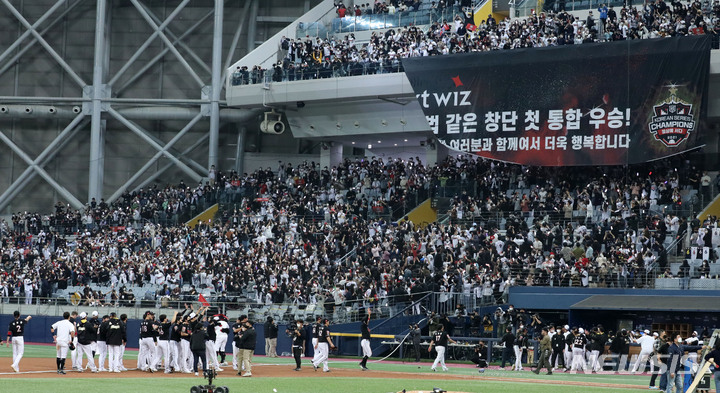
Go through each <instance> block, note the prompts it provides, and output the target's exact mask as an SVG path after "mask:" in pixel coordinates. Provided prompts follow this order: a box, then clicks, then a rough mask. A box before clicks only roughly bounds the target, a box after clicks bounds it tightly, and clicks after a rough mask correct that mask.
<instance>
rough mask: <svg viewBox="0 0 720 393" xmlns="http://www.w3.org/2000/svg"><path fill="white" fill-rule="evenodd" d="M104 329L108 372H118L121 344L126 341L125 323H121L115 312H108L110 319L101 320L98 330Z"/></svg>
mask: <svg viewBox="0 0 720 393" xmlns="http://www.w3.org/2000/svg"><path fill="white" fill-rule="evenodd" d="M103 329H104V330H105V337H106V341H107V347H108V355H109V363H110V364H109V366H108V367H109V369H110V372H113V373H119V372H120V370H121V366H122V364H121V363H120V362H121V357H120V354H121V353H122V346H123V345H125V343H127V332H126V331H125V324H124V323H122V322H121V321H120V320H119V319H118V317H117V315H116V314H115V313H111V314H110V319H109V320H108V321H107V322H103V324H102V325H101V326H100V331H101V332H102V331H103Z"/></svg>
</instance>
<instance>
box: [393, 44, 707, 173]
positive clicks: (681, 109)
mask: <svg viewBox="0 0 720 393" xmlns="http://www.w3.org/2000/svg"><path fill="white" fill-rule="evenodd" d="M403 65H404V67H405V72H406V74H407V77H408V78H409V80H410V84H411V85H412V87H413V89H414V90H415V94H416V96H417V98H418V100H419V101H420V105H421V106H422V108H423V111H424V113H425V115H426V117H427V119H428V122H429V124H430V127H431V129H432V130H433V132H434V133H435V135H437V137H438V139H439V141H440V143H442V144H444V145H446V146H448V147H449V148H451V149H454V150H458V151H463V152H468V153H473V154H477V155H479V156H482V157H487V158H492V159H497V160H502V161H507V162H514V163H520V164H527V165H544V166H565V165H620V164H633V163H639V162H646V161H651V160H655V159H659V158H662V157H667V156H670V155H674V154H678V153H681V152H684V151H687V150H690V149H693V148H696V147H699V146H701V145H702V133H703V131H704V129H705V121H706V117H707V116H706V115H707V90H708V76H709V68H710V37H709V36H692V37H676V38H661V39H653V40H631V41H620V42H612V43H598V44H583V45H577V46H563V47H549V48H529V49H514V50H504V51H496V52H482V53H470V54H461V55H452V56H435V57H421V58H410V59H406V60H404V61H403Z"/></svg>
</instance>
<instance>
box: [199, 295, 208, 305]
mask: <svg viewBox="0 0 720 393" xmlns="http://www.w3.org/2000/svg"><path fill="white" fill-rule="evenodd" d="M198 300H199V301H200V304H202V306H203V307H210V303H208V301H207V300H205V296H203V295H202V293H201V294H200V298H199V299H198Z"/></svg>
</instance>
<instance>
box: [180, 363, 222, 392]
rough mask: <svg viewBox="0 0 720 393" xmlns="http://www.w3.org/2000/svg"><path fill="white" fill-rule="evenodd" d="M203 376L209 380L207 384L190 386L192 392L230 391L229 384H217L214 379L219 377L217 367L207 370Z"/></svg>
mask: <svg viewBox="0 0 720 393" xmlns="http://www.w3.org/2000/svg"><path fill="white" fill-rule="evenodd" d="M203 377H204V378H205V379H207V380H208V384H207V385H197V386H193V387H191V388H190V393H230V389H228V387H227V386H215V385H213V384H212V382H213V379H215V378H216V377H217V372H216V371H215V369H210V370H205V371H204V372H203Z"/></svg>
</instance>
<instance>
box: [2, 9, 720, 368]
mask: <svg viewBox="0 0 720 393" xmlns="http://www.w3.org/2000/svg"><path fill="white" fill-rule="evenodd" d="M1 3H2V4H0V25H1V26H2V31H3V32H4V34H2V35H0V140H1V141H0V142H1V143H0V246H1V250H0V258H1V259H0V269H2V275H1V276H0V325H2V326H4V325H3V324H4V323H9V322H10V321H11V320H12V313H13V311H15V310H19V311H20V313H21V314H22V315H32V316H33V323H31V324H30V325H29V326H28V331H27V333H26V337H27V338H26V340H28V341H32V342H35V343H51V342H52V337H51V336H49V335H48V334H47V327H48V326H49V325H50V324H51V323H52V321H54V320H57V318H58V316H60V315H62V313H63V311H70V310H83V311H86V312H88V313H90V312H91V311H94V310H97V311H99V312H100V314H101V315H102V314H107V313H109V312H110V311H114V312H117V313H118V314H121V313H124V314H127V315H128V316H129V318H130V320H129V322H128V336H129V340H128V347H132V348H134V347H136V346H137V339H138V328H139V323H140V320H141V319H142V318H143V315H144V314H145V313H146V311H147V310H152V311H153V312H155V313H157V314H170V315H171V314H172V310H177V309H180V310H182V309H184V308H185V307H186V306H187V305H193V306H194V307H195V308H197V307H198V304H199V303H198V302H202V303H205V302H207V303H209V305H210V311H209V312H210V313H212V314H224V315H228V316H230V317H231V318H232V319H234V318H236V317H237V316H238V315H247V316H249V318H250V320H252V321H254V322H256V323H258V328H257V330H258V340H259V342H261V341H263V339H264V336H263V334H264V333H263V329H262V324H263V323H264V322H265V321H266V320H267V318H268V317H272V318H274V320H275V321H277V323H278V324H279V325H280V329H281V331H284V329H285V328H286V327H287V326H290V325H292V324H293V323H294V321H296V320H303V321H312V322H314V321H315V319H316V317H323V318H328V319H329V320H330V321H331V326H332V327H333V332H334V333H344V334H346V335H345V336H342V335H341V336H337V340H338V342H339V344H338V352H337V353H336V355H338V356H357V355H358V354H359V353H360V337H359V335H358V334H355V333H358V332H359V326H360V323H361V321H362V320H363V319H364V318H366V316H367V315H368V314H367V311H366V310H368V309H372V315H371V318H372V326H373V334H378V335H380V336H378V337H375V338H373V340H372V348H373V352H374V353H379V354H383V356H384V355H387V354H390V355H392V356H400V357H402V356H403V352H404V351H408V350H409V348H405V347H404V346H403V345H402V343H401V341H404V340H403V339H404V338H407V337H408V336H407V335H408V334H409V332H410V331H411V330H412V329H410V328H409V327H412V325H414V324H418V325H419V327H420V329H421V331H422V336H423V338H424V339H425V340H428V341H429V340H430V336H431V334H432V332H433V331H435V330H436V329H437V328H438V326H440V325H443V326H444V327H445V329H446V330H448V329H449V330H450V331H451V332H452V333H451V335H452V336H453V337H462V338H463V341H464V342H465V343H467V345H466V347H461V346H459V347H458V348H459V349H457V350H456V351H455V352H453V354H452V355H451V356H452V357H453V358H454V359H455V360H459V361H469V360H470V358H471V356H472V355H471V353H470V352H471V349H468V348H472V347H474V345H475V344H476V343H477V342H478V341H481V340H482V341H485V342H486V343H489V345H488V353H489V360H490V361H491V362H493V363H494V362H499V360H500V358H501V356H502V346H501V337H502V336H503V334H504V328H505V327H507V326H510V327H511V329H512V330H513V331H514V332H515V331H516V330H520V331H522V330H523V329H527V330H528V331H527V334H528V336H529V338H530V339H531V340H530V341H531V343H532V344H529V345H530V347H532V348H534V350H535V351H537V348H538V347H537V345H538V341H539V338H540V332H541V329H542V327H545V326H547V325H548V324H553V325H555V326H558V328H559V327H561V326H563V325H569V326H573V327H576V326H582V327H585V328H586V330H588V331H589V329H590V328H592V327H595V326H598V325H602V326H604V329H605V330H606V331H607V332H610V333H611V336H614V335H615V334H616V333H618V334H620V332H621V331H628V332H631V335H632V334H637V335H638V337H639V336H640V335H641V333H640V332H643V331H646V330H648V331H651V332H658V331H667V332H670V333H673V334H678V335H681V336H682V337H683V338H685V339H691V338H692V337H699V338H700V339H701V340H703V339H704V340H706V341H707V340H709V339H710V337H711V335H712V333H713V331H714V329H716V328H720V322H719V321H718V317H720V312H719V311H718V309H717V305H716V304H717V303H716V299H717V297H718V296H720V260H719V256H720V228H719V227H718V218H717V217H718V216H719V215H720V198H718V194H720V159H719V158H718V157H719V156H720V155H719V153H720V151H719V149H720V138H719V137H718V136H719V132H718V131H719V130H720V78H719V77H718V75H719V74H720V51H719V50H718V48H720V44H719V43H720V38H718V37H720V5H718V4H717V2H716V3H713V4H711V3H710V2H699V1H689V2H686V1H678V2H673V3H672V4H670V3H668V4H665V3H664V2H663V1H662V0H658V1H656V2H647V3H644V4H642V3H631V2H629V1H627V2H622V1H614V0H613V1H610V2H608V3H607V4H601V3H599V2H597V1H590V2H589V1H586V0H570V1H567V0H548V1H544V2H543V1H542V0H540V1H532V0H514V1H510V2H507V1H500V0H482V1H466V0H457V1H454V0H438V1H430V0H410V1H397V0H390V1H385V2H381V1H374V2H373V1H359V0H358V1H353V0H344V1H343V2H340V1H338V0H335V1H333V0H240V1H228V0H192V1H190V0H162V1H161V0H92V1H90V0H67V1H64V0H63V1H54V0H32V1H30V0H3V1H2V2H1ZM605 5H607V7H608V8H605ZM632 45H635V46H632ZM643 45H645V46H643ZM646 47H647V48H651V49H647V50H646V49H644V48H646ZM698 48H700V49H698ZM690 50H695V51H696V52H692V53H693V54H692V55H691V54H689V53H690V52H686V51H690ZM613 51H616V52H617V53H618V54H615V53H616V52H613ZM513 53H515V54H513ZM591 53H597V55H592V54H591ZM697 53H699V54H700V55H695V54H697ZM543 56H544V57H543ZM612 56H616V57H612ZM652 56H663V59H667V61H666V62H662V63H660V62H654V61H650V60H647V59H656V58H654V57H652ZM673 58H674V59H673ZM608 59H611V60H608ZM617 59H620V60H617ZM687 59H692V61H695V59H697V64H696V65H695V63H692V62H690V63H692V64H693V65H687V64H686V65H684V66H683V67H685V68H681V69H680V70H679V71H677V73H675V74H673V73H672V72H675V71H673V70H675V69H674V68H673V67H676V68H677V67H680V66H676V64H679V63H681V62H683V63H684V61H685V60H687ZM610 61H612V62H616V61H618V62H619V61H623V62H625V63H622V64H623V66H622V67H620V66H619V67H617V69H616V68H613V67H612V66H605V64H606V63H604V62H610ZM663 61H665V60H663ZM553 62H554V63H553ZM563 62H564V63H566V64H567V66H565V65H562V64H561V63H563ZM548 64H550V65H548ZM658 64H662V65H658ZM625 65H627V67H625ZM432 67H435V68H432ZM523 67H524V68H523ZM624 67H625V68H624ZM643 67H646V68H643ZM618 70H620V71H618ZM656 71H657V72H656ZM663 72H667V73H668V75H673V76H675V75H693V77H695V79H692V77H691V76H688V81H684V82H683V81H679V80H677V78H676V79H673V80H670V77H667V78H666V77H665V76H658V75H660V74H662V73H663ZM656 74H657V75H656ZM568 75H571V76H572V78H571V77H570V76H568ZM566 76H567V78H566V79H563V78H565V77H566ZM652 78H655V79H652ZM579 81H582V83H585V82H587V84H588V86H587V87H586V89H585V87H584V86H577V85H576V84H577V83H581V82H579ZM645 82H647V83H645ZM651 83H655V85H652V86H650V84H651ZM676 83H679V84H678V85H675V84H676ZM463 89H465V90H463ZM693 89H695V90H693ZM646 90H647V91H648V93H647V96H642V98H641V101H637V100H640V99H639V98H638V99H637V100H636V98H637V97H638V96H640V95H641V94H645V92H646ZM428 92H430V93H428ZM445 92H451V93H448V94H449V95H447V96H445V95H444V94H445ZM585 92H591V93H585ZM595 93H597V94H596V95H595V96H591V95H592V94H595ZM453 94H454V95H453ZM573 94H575V95H576V96H572V95H573ZM583 94H586V95H585V96H583ZM692 94H696V95H692ZM666 96H667V97H671V98H669V100H670V101H662V99H665V97H666ZM424 97H430V100H431V101H432V100H436V103H437V105H434V104H430V105H428V104H427V100H425V101H424V99H425V98H424ZM433 97H434V98H433ZM588 97H589V98H588ZM648 97H650V98H648ZM658 97H662V98H658ZM688 97H694V98H688ZM653 99H654V100H655V101H652V100H653ZM443 100H445V101H443ZM453 100H454V105H453V104H452V103H453ZM468 100H469V101H468ZM590 100H595V101H593V102H596V104H597V105H595V104H592V105H590V104H588V105H587V106H583V104H585V103H587V102H590ZM658 100H660V101H658ZM683 100H684V101H683ZM433 102H435V101H433ZM505 104H507V106H506V107H502V105H505ZM661 104H662V105H661ZM433 105H434V106H433ZM493 105H495V106H493ZM532 105H537V107H532ZM553 105H556V107H554V106H553ZM593 105H594V106H593ZM663 105H665V106H663ZM446 106H447V107H450V108H449V109H447V108H446ZM466 106H467V107H470V106H472V108H471V109H468V108H467V107H466ZM574 107H578V108H580V109H579V111H578V112H580V111H582V112H583V113H580V115H579V118H577V119H572V118H571V117H570V116H571V112H572V111H573V109H572V108H574ZM625 107H627V108H628V109H627V112H625V109H624V108H625ZM598 108H600V109H599V110H601V111H602V114H603V116H604V115H605V113H606V112H607V113H608V115H607V116H608V117H607V121H608V123H607V124H608V125H609V124H611V123H612V124H615V123H613V121H618V123H616V124H618V126H617V127H614V126H613V127H610V126H608V127H610V128H612V129H613V130H615V129H620V128H622V130H623V131H622V132H624V133H625V134H622V135H620V137H619V138H615V139H612V136H615V137H617V135H615V134H616V132H615V131H612V132H611V133H612V135H610V137H608V135H598V134H597V130H598V126H596V127H595V128H594V130H595V131H596V133H595V134H593V131H592V129H591V127H592V124H594V123H592V121H594V120H591V121H590V123H589V124H588V123H587V122H586V120H581V119H583V118H584V119H590V118H591V117H590V116H591V115H592V114H593V113H595V112H594V111H596V110H598ZM618 108H620V110H618V112H617V113H618V114H619V118H617V119H620V120H617V119H615V120H612V119H614V118H612V117H611V116H610V115H611V114H612V113H615V112H614V109H618ZM684 108H685V109H684ZM688 108H689V109H688ZM534 109H539V110H540V111H539V112H541V115H542V116H541V117H542V119H543V121H545V120H547V124H546V125H545V126H546V127H547V128H542V127H544V126H543V125H542V124H541V128H542V129H541V130H539V131H538V134H532V135H542V136H538V137H533V136H530V137H528V138H529V139H528V138H525V140H523V138H522V137H521V138H519V139H518V138H515V140H514V142H513V141H511V140H512V139H513V138H506V136H508V135H510V134H511V133H512V132H514V131H515V128H506V126H508V124H510V123H509V121H508V120H512V122H513V125H514V124H515V122H517V124H518V125H520V126H518V130H517V132H518V133H523V132H527V130H528V129H527V128H526V129H525V131H522V127H521V125H522V124H523V120H525V124H527V123H528V122H529V120H528V118H527V117H526V116H527V113H529V112H532V110H534ZM548 109H550V112H551V117H552V112H558V110H559V116H560V119H559V123H555V124H551V123H552V122H553V120H551V119H546V117H547V116H545V115H544V114H542V111H545V113H546V114H547V112H548ZM473 110H475V111H476V113H473V112H472V111H473ZM493 110H494V111H499V112H497V117H496V118H494V116H491V115H492V113H491V112H489V111H493ZM526 110H527V112H526ZM611 110H613V112H612V113H611ZM683 110H684V111H685V112H683ZM433 111H435V112H433ZM453 111H455V112H453ZM511 111H512V112H511ZM515 111H518V113H517V115H515ZM663 111H665V112H663ZM486 112H487V113H486ZM651 112H652V113H651ZM457 113H459V114H457ZM648 113H651V114H648ZM668 113H670V115H671V116H668ZM678 113H679V114H678ZM438 115H439V119H440V121H439V122H438V120H437V119H438ZM566 115H567V117H565V116H566ZM672 115H674V116H672ZM446 116H447V119H448V120H447V121H445V120H444V119H445V118H446ZM513 116H514V117H513ZM543 116H544V117H543ZM593 116H594V115H593ZM662 116H665V117H666V118H672V119H671V120H673V121H674V123H672V124H670V125H668V124H669V123H662V122H661V120H655V119H656V118H660V117H662ZM454 117H457V122H455V120H451V119H452V118H454ZM433 118H434V119H435V120H434V122H433ZM681 118H682V120H678V119H681ZM688 118H690V119H689V120H688ZM592 119H595V120H597V118H595V117H592ZM601 120H602V119H601ZM573 121H577V122H578V124H581V125H579V126H577V128H574V130H579V131H578V133H581V132H585V131H586V130H590V131H588V132H587V134H583V135H586V137H585V139H584V140H583V139H582V137H578V138H579V139H577V140H575V139H574V137H572V138H571V136H570V135H573V132H571V131H568V130H571V128H570V127H571V124H573ZM602 121H603V122H605V120H602ZM451 123H452V124H451ZM538 123H542V122H541V121H538ZM533 124H534V123H533ZM558 124H559V125H558ZM648 124H649V125H648ZM554 126H557V127H559V128H554ZM453 127H457V128H453ZM493 127H495V128H493ZM508 127H510V126H508ZM564 127H566V128H564ZM585 127H587V128H585ZM653 127H656V128H659V130H657V129H653ZM608 129H609V128H608ZM648 129H650V130H655V131H648ZM498 130H499V131H498ZM531 132H532V131H531ZM553 132H559V133H553ZM563 132H565V133H563ZM663 132H665V133H670V135H669V136H668V135H665V134H662V133H663ZM651 134H652V135H651ZM463 135H464V136H465V138H467V139H461V138H462V136H463ZM513 135H515V134H513ZM518 135H520V134H518ZM523 135H525V134H523ZM527 135H531V134H527ZM565 135H567V138H566V137H565ZM588 135H589V139H588ZM623 135H625V136H628V137H627V138H628V139H626V140H625V142H623V138H622V137H623ZM653 135H654V137H653ZM661 135H662V136H661ZM515 136H517V135H515ZM533 138H537V141H538V146H537V148H536V149H535V148H534V147H533V146H534V145H532V143H533V140H534V139H533ZM598 138H599V139H598ZM673 138H679V139H673ZM499 140H501V141H499ZM549 140H551V141H552V146H553V147H552V149H550V148H548V144H547V143H548V142H547V141H549ZM561 140H562V142H560V141H561ZM659 141H661V142H662V143H663V144H664V145H663V146H661V145H658V146H659V147H655V146H656V145H653V143H656V144H657V143H659ZM566 142H567V148H566V147H565V143H566ZM506 143H507V144H506ZM512 143H519V145H518V146H519V148H518V147H517V146H515V150H516V151H515V152H511V151H510V150H511V149H512V148H511V146H513V145H512ZM523 143H526V145H525V147H524V148H523ZM540 143H542V146H541V145H540ZM561 143H562V146H563V148H562V151H561V148H560V144H561ZM623 143H625V144H623ZM501 147H502V148H501ZM533 149H534V150H535V151H533ZM556 149H557V150H556ZM588 149H590V150H588ZM611 150H612V151H611ZM616 150H618V151H619V150H622V152H621V153H617V154H616ZM200 296H202V300H199V299H200ZM693 332H694V333H695V335H694V336H693ZM290 341H291V338H290V337H289V336H284V335H283V334H281V335H280V337H278V353H280V352H281V349H280V348H285V349H282V352H290V350H289V349H288V348H290V347H291V343H290ZM399 343H400V345H399V347H398V344H399ZM608 345H609V344H608ZM396 349H398V352H396V351H395V350H396ZM639 351H640V347H639V345H637V344H632V345H631V354H636V353H639ZM255 353H256V354H260V355H263V354H265V350H264V348H262V345H258V347H257V349H256V351H255ZM311 353H312V350H311V348H306V354H308V355H309V354H311ZM427 356H428V355H427V354H423V358H427ZM526 360H527V362H528V363H532V358H530V359H526ZM535 361H537V359H535ZM503 363H504V362H503ZM476 375H477V374H476Z"/></svg>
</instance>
